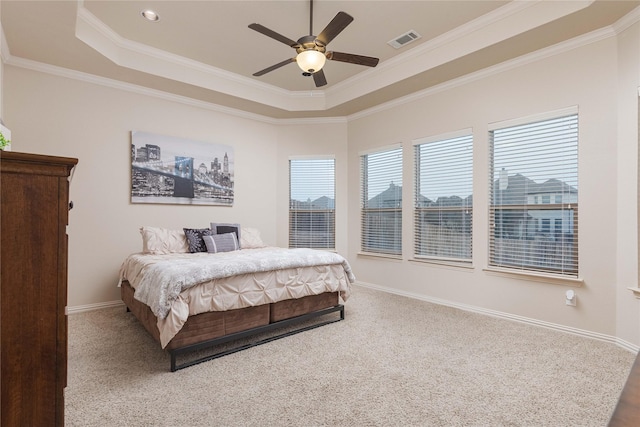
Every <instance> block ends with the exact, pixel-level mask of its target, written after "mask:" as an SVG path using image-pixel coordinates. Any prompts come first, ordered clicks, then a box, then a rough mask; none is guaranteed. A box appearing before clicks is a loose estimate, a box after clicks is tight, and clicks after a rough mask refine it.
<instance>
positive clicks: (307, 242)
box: [289, 158, 336, 249]
mask: <svg viewBox="0 0 640 427" xmlns="http://www.w3.org/2000/svg"><path fill="white" fill-rule="evenodd" d="M335 246H336V245H335V160H334V159H333V158H330V159H329V158H314V159H292V160H289V247H290V248H318V249H334V248H335Z"/></svg>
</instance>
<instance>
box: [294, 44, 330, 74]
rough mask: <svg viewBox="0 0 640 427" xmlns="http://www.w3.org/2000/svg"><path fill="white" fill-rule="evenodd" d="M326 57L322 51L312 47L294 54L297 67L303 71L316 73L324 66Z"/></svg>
mask: <svg viewBox="0 0 640 427" xmlns="http://www.w3.org/2000/svg"><path fill="white" fill-rule="evenodd" d="M326 61H327V57H326V56H324V53H322V52H319V51H317V50H314V49H308V50H303V51H302V52H300V53H299V54H298V56H296V63H297V64H298V67H300V69H301V70H302V71H304V72H305V73H311V74H313V73H317V72H318V71H320V70H321V69H322V67H324V63H325V62H326Z"/></svg>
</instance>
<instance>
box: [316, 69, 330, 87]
mask: <svg viewBox="0 0 640 427" xmlns="http://www.w3.org/2000/svg"><path fill="white" fill-rule="evenodd" d="M313 81H314V82H315V83H316V87H321V86H325V85H326V84H327V78H326V77H325V76H324V70H320V71H317V72H315V73H313Z"/></svg>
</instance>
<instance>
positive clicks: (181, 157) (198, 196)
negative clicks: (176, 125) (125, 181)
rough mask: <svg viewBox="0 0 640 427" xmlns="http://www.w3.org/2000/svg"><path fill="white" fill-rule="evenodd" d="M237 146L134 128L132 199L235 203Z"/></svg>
mask: <svg viewBox="0 0 640 427" xmlns="http://www.w3.org/2000/svg"><path fill="white" fill-rule="evenodd" d="M233 171H234V157H233V148H232V147H230V146H228V145H223V144H212V143H207V142H200V141H193V140H190V139H185V138H178V137H174V136H165V135H156V134H152V133H148V132H140V131H132V132H131V202H132V203H163V204H165V203H170V204H181V205H222V206H232V205H233V197H234V190H233V183H234V179H233V176H234V173H233Z"/></svg>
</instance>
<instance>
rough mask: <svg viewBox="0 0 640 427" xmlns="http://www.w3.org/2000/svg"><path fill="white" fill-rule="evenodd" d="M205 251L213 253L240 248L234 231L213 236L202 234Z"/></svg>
mask: <svg viewBox="0 0 640 427" xmlns="http://www.w3.org/2000/svg"><path fill="white" fill-rule="evenodd" d="M202 238H203V239H204V243H205V245H207V252H209V253H212V254H215V253H218V252H231V251H237V250H238V249H240V245H238V238H237V237H236V233H225V234H214V235H213V236H203V237H202Z"/></svg>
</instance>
